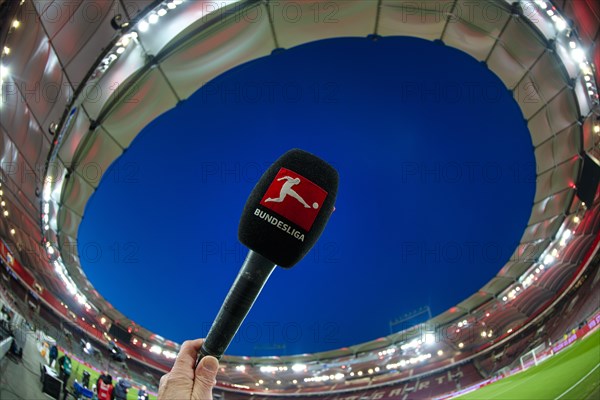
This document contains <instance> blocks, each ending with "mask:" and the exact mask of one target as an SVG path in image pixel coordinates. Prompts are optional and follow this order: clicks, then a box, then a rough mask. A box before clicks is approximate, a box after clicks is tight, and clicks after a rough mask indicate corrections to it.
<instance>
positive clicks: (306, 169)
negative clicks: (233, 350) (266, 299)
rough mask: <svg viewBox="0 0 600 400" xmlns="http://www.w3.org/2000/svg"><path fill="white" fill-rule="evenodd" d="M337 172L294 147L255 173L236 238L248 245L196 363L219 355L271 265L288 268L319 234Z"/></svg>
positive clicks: (330, 209) (328, 211)
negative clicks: (254, 183)
mask: <svg viewBox="0 0 600 400" xmlns="http://www.w3.org/2000/svg"><path fill="white" fill-rule="evenodd" d="M338 181H339V177H338V173H337V171H336V170H335V169H334V168H333V167H332V166H331V165H329V164H327V163H326V162H325V161H323V160H321V159H320V158H318V157H317V156H315V155H313V154H310V153H308V152H306V151H303V150H299V149H293V150H290V151H288V152H287V153H285V154H284V155H283V156H281V157H280V158H279V159H278V160H277V161H275V162H274V163H273V165H271V166H270V167H269V169H268V170H267V171H266V172H265V173H264V174H263V176H262V177H261V178H260V180H259V181H258V183H257V184H256V186H255V187H254V189H253V190H252V193H250V196H249V197H248V200H247V202H246V205H245V206H244V210H243V212H242V217H241V219H240V225H239V229H238V238H239V240H240V242H241V243H242V244H244V245H245V246H246V247H248V248H249V249H250V251H249V252H248V256H247V257H246V260H245V261H244V263H243V265H242V268H241V269H240V272H239V273H238V275H237V277H236V279H235V281H234V283H233V285H232V286H231V289H230V290H229V293H228V294H227V297H226V298H225V301H224V302H223V305H222V306H221V309H220V310H219V313H218V315H217V317H216V318H215V320H214V322H213V324H212V326H211V328H210V330H209V331H208V334H207V335H206V339H205V340H204V343H203V344H202V347H201V348H200V351H199V353H198V359H197V362H196V365H197V364H198V362H200V360H201V359H202V358H203V357H204V356H207V355H211V356H214V357H216V358H217V359H220V358H221V356H222V355H223V353H225V350H226V349H227V347H228V346H229V344H230V343H231V340H232V339H233V337H234V336H235V334H236V332H237V331H238V329H239V327H240V325H241V324H242V322H243V321H244V319H245V318H246V315H247V314H248V312H249V311H250V308H252V305H253V304H254V301H255V300H256V298H257V297H258V295H259V294H260V291H261V290H262V288H263V286H264V285H265V283H266V282H267V280H268V279H269V276H270V275H271V273H272V272H273V270H274V269H275V266H276V265H279V266H281V267H283V268H291V267H293V266H294V265H295V264H296V263H297V262H298V261H300V260H301V259H302V258H303V257H304V256H305V255H306V254H307V253H308V252H309V251H310V249H311V248H312V247H313V246H314V244H315V243H316V242H317V240H318V239H319V236H321V233H322V232H323V229H325V225H326V224H327V221H328V220H329V217H330V216H331V213H332V212H333V210H334V204H335V199H336V196H337V190H338Z"/></svg>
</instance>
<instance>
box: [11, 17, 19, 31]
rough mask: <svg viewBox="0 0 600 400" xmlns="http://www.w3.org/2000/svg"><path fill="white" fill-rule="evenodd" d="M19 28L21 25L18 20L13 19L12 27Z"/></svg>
mask: <svg viewBox="0 0 600 400" xmlns="http://www.w3.org/2000/svg"><path fill="white" fill-rule="evenodd" d="M19 26H21V23H20V22H19V20H18V19H15V20H14V21H13V23H12V27H13V28H15V29H17V28H18V27H19Z"/></svg>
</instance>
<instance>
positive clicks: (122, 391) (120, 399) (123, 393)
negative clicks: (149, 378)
mask: <svg viewBox="0 0 600 400" xmlns="http://www.w3.org/2000/svg"><path fill="white" fill-rule="evenodd" d="M130 387H131V384H130V383H129V382H128V381H127V380H125V379H123V378H118V379H117V384H116V386H115V400H127V392H128V389H129V388H130Z"/></svg>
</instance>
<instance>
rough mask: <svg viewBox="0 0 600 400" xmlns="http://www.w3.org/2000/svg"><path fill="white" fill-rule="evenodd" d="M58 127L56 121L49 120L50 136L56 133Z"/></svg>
mask: <svg viewBox="0 0 600 400" xmlns="http://www.w3.org/2000/svg"><path fill="white" fill-rule="evenodd" d="M57 129H58V124H57V123H56V122H51V123H50V125H49V126H48V133H49V134H50V135H52V136H54V135H56V130H57Z"/></svg>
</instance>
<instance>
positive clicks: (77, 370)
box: [55, 351, 156, 400]
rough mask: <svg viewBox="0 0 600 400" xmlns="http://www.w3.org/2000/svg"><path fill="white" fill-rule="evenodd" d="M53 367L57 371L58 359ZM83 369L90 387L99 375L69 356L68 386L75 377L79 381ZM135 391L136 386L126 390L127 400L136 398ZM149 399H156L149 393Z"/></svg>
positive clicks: (61, 353) (60, 353) (59, 355)
mask: <svg viewBox="0 0 600 400" xmlns="http://www.w3.org/2000/svg"><path fill="white" fill-rule="evenodd" d="M62 355H63V352H62V351H59V352H58V358H60V357H62ZM55 367H56V368H55V369H56V371H57V372H58V359H57V361H56V364H55ZM83 371H87V372H88V373H89V374H90V387H91V386H92V385H94V384H95V383H96V381H97V380H98V377H99V376H100V374H99V373H98V372H96V371H94V370H93V369H91V368H89V367H87V366H86V365H84V364H81V363H80V362H79V361H77V360H75V359H74V358H71V376H70V378H69V383H68V385H69V387H72V386H73V382H75V379H77V381H78V382H79V383H81V381H82V378H83ZM116 382H117V377H116V376H113V384H115V383H116ZM136 386H137V385H136ZM137 393H138V389H137V388H130V389H129V391H128V392H127V400H137ZM149 399H150V400H156V396H153V395H150V396H149Z"/></svg>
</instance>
